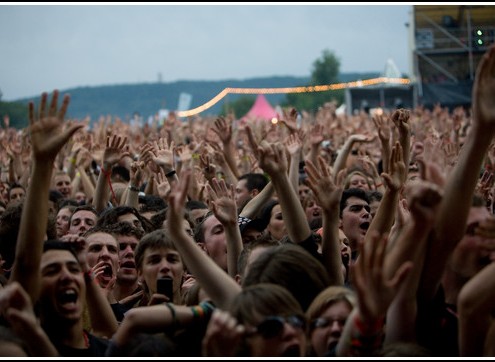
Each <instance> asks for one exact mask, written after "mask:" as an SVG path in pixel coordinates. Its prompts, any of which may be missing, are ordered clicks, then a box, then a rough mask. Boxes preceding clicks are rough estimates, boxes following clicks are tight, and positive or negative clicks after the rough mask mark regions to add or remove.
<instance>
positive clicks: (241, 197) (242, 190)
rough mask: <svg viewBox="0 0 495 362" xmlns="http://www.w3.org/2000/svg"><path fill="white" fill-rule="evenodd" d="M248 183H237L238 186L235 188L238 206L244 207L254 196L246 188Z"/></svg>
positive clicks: (242, 181)
mask: <svg viewBox="0 0 495 362" xmlns="http://www.w3.org/2000/svg"><path fill="white" fill-rule="evenodd" d="M246 184H247V181H246V180H239V181H238V182H237V185H236V186H235V195H234V198H235V203H236V205H237V206H242V205H244V203H246V202H247V200H249V199H250V198H251V197H252V195H251V193H250V192H249V190H248V188H247V187H246Z"/></svg>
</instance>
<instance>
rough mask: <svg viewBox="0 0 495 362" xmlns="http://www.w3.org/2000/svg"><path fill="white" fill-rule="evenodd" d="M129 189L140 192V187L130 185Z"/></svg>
mask: <svg viewBox="0 0 495 362" xmlns="http://www.w3.org/2000/svg"><path fill="white" fill-rule="evenodd" d="M129 190H131V191H134V192H139V187H136V186H132V185H129Z"/></svg>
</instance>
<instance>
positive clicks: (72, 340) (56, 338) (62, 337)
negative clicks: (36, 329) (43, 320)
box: [44, 319, 88, 349]
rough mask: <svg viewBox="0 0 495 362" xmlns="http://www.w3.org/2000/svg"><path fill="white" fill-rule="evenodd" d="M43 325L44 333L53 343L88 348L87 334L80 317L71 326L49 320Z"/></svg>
mask: <svg viewBox="0 0 495 362" xmlns="http://www.w3.org/2000/svg"><path fill="white" fill-rule="evenodd" d="M47 324H48V325H49V327H48V326H46V325H45V326H44V327H45V328H44V329H45V331H46V333H47V334H48V336H49V337H50V339H51V340H52V341H53V342H54V343H55V344H63V345H64V346H68V347H71V348H80V349H84V348H88V341H87V336H86V335H85V332H84V330H83V325H82V319H81V320H79V321H78V322H77V323H74V324H72V325H71V326H67V327H65V328H64V326H61V325H60V324H59V323H53V321H51V322H50V321H49V322H48V323H47Z"/></svg>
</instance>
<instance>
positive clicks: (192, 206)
mask: <svg viewBox="0 0 495 362" xmlns="http://www.w3.org/2000/svg"><path fill="white" fill-rule="evenodd" d="M184 207H185V209H186V210H188V211H190V210H197V209H208V205H206V204H205V203H204V202H203V201H199V200H189V201H186V204H185V205H184Z"/></svg>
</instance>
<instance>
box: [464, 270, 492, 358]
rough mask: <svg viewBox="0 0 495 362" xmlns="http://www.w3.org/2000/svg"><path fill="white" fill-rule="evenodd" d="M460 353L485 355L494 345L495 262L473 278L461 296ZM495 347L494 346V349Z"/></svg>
mask: <svg viewBox="0 0 495 362" xmlns="http://www.w3.org/2000/svg"><path fill="white" fill-rule="evenodd" d="M457 301H458V312H459V354H460V356H484V355H485V354H484V351H483V349H484V347H485V344H486V345H493V340H488V339H487V336H488V331H489V329H490V325H491V324H493V316H492V311H493V306H494V303H495V263H493V262H492V263H491V264H489V265H488V266H486V267H484V268H483V269H482V270H481V271H479V272H478V273H477V274H476V275H475V276H474V277H472V278H471V279H470V280H469V281H468V282H467V283H466V284H464V286H463V287H462V289H461V292H460V293H459V297H458V299H457ZM492 348H493V347H492Z"/></svg>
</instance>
